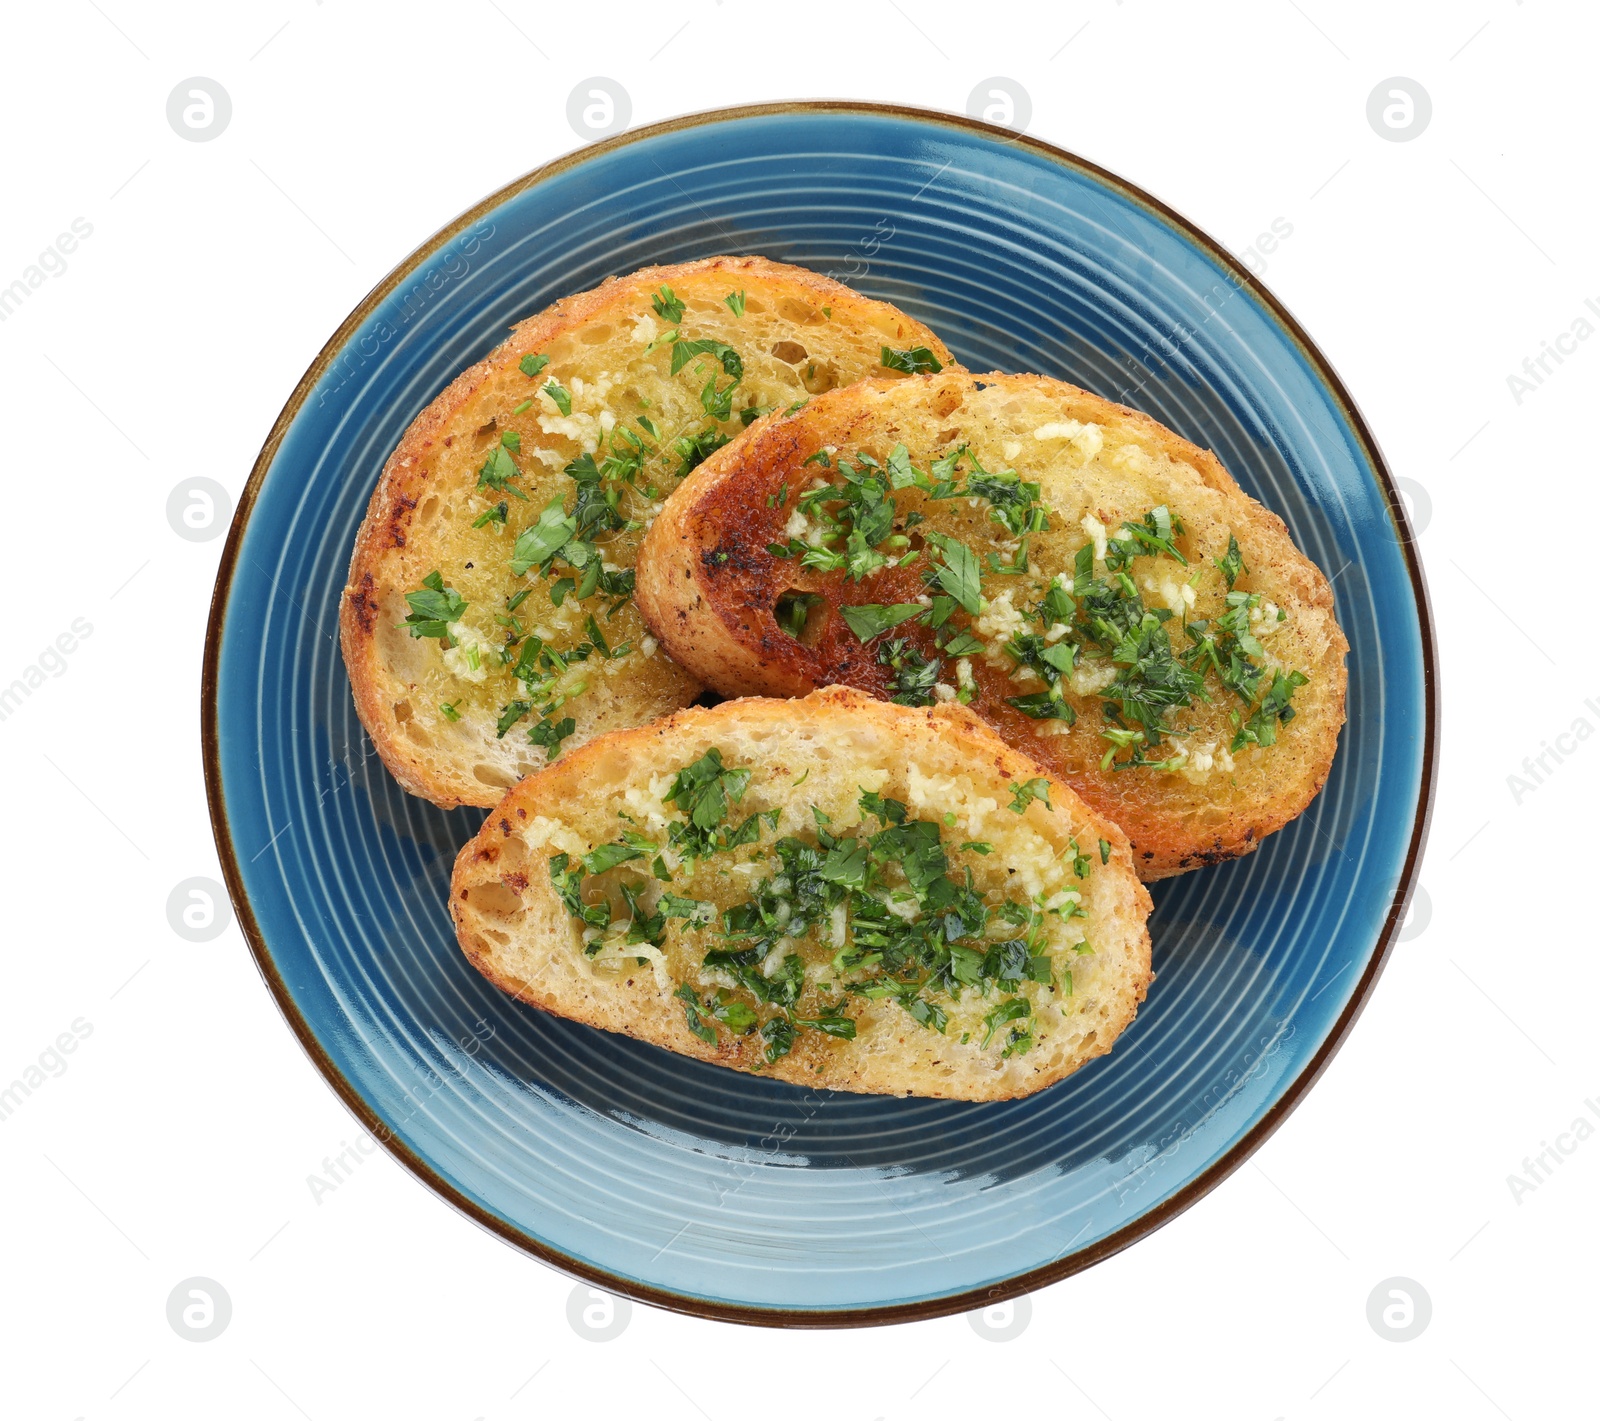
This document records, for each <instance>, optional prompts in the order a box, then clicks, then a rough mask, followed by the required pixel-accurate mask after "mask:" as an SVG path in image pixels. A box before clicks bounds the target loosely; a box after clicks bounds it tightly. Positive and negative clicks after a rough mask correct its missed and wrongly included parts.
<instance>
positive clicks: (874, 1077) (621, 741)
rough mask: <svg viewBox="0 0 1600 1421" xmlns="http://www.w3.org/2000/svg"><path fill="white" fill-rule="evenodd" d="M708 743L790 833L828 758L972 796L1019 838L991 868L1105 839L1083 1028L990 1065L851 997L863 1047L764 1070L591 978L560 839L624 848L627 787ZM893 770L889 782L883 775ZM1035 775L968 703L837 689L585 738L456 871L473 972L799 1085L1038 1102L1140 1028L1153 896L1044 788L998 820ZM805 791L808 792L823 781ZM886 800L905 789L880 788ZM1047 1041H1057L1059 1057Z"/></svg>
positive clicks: (1090, 920) (734, 1044)
mask: <svg viewBox="0 0 1600 1421" xmlns="http://www.w3.org/2000/svg"><path fill="white" fill-rule="evenodd" d="M713 745H715V746H717V747H719V748H721V749H722V751H723V753H724V756H725V757H726V759H727V761H728V763H730V764H736V763H738V764H754V765H755V766H756V767H757V769H756V778H755V779H754V780H753V781H752V784H751V791H750V793H749V795H747V797H746V800H745V807H748V806H749V805H750V804H752V803H756V802H759V803H761V804H771V805H773V806H774V807H783V808H784V809H785V810H786V811H787V812H786V817H785V821H784V824H783V826H781V827H780V829H779V830H778V832H780V833H784V832H796V831H797V829H798V828H799V825H800V821H801V820H803V822H804V823H805V824H806V825H809V824H810V810H809V808H808V807H807V805H808V802H814V801H811V800H810V795H811V793H812V790H808V791H798V790H792V789H790V788H789V786H790V785H791V784H792V780H791V778H790V777H791V776H794V775H795V772H796V771H797V770H798V769H799V767H800V766H801V765H802V764H807V765H809V766H810V767H811V769H814V768H815V766H816V763H817V761H818V757H817V754H816V750H817V747H819V746H826V747H827V751H828V755H829V757H830V758H829V763H830V764H832V763H834V762H837V764H836V765H835V767H834V771H833V772H834V773H836V776H837V777H839V778H840V783H841V784H842V783H845V782H846V781H848V782H849V783H850V785H851V786H852V787H851V788H850V789H849V791H848V792H849V793H850V794H851V795H852V796H853V795H854V793H855V790H854V788H853V785H854V779H855V777H856V776H858V775H859V774H861V773H864V772H865V771H866V770H868V769H870V768H874V767H877V768H879V769H880V773H888V774H892V775H900V776H904V775H907V774H909V773H910V769H909V768H908V767H917V772H919V773H922V772H925V773H927V774H929V775H949V776H952V777H953V778H952V782H953V783H959V784H960V786H961V789H962V792H963V793H964V794H970V795H971V796H972V798H971V799H970V800H966V799H964V800H963V801H962V802H963V804H966V803H972V804H976V805H978V806H980V810H979V811H976V812H981V813H985V814H987V815H988V816H989V819H988V820H987V821H985V822H988V823H991V824H993V823H994V821H995V819H996V818H998V819H999V820H1001V821H1004V822H1002V823H1001V824H1000V825H999V829H1000V832H1001V833H1005V834H1010V835H1012V836H1013V838H1012V839H1010V840H1001V839H1000V838H999V836H998V835H997V836H996V842H995V860H994V861H995V862H996V863H1004V862H1005V861H1006V860H1005V858H1004V856H1005V855H1006V853H1007V852H1008V848H1009V849H1010V850H1011V852H1013V854H1019V853H1020V852H1021V851H1022V850H1023V849H1028V848H1035V847H1038V848H1042V850H1043V851H1044V853H1045V856H1046V857H1049V856H1051V855H1059V854H1066V855H1068V856H1070V854H1071V852H1072V850H1071V848H1070V843H1071V841H1072V840H1073V839H1074V838H1077V839H1078V840H1080V841H1081V842H1083V843H1085V844H1090V845H1093V844H1095V843H1096V842H1097V841H1098V840H1101V839H1103V840H1105V841H1106V844H1107V852H1108V854H1109V862H1105V863H1102V862H1101V861H1100V857H1099V855H1098V854H1096V855H1095V856H1094V859H1093V868H1092V870H1091V872H1090V873H1089V875H1088V877H1087V879H1086V880H1084V888H1083V892H1084V900H1083V901H1084V904H1085V907H1086V909H1087V913H1088V917H1087V919H1086V920H1085V924H1086V931H1087V933H1088V935H1089V937H1090V939H1091V940H1092V941H1093V943H1094V947H1095V951H1094V954H1092V959H1093V961H1094V963H1095V968H1094V971H1095V973H1096V975H1094V976H1092V977H1090V978H1089V982H1090V986H1089V987H1088V988H1087V989H1082V988H1080V989H1079V991H1078V994H1077V996H1076V998H1069V1000H1071V1001H1074V1002H1075V1003H1076V1004H1077V1005H1076V1008H1075V1009H1076V1011H1077V1012H1078V1013H1079V1014H1078V1015H1077V1016H1076V1018H1075V1019H1074V1020H1073V1021H1070V1022H1065V1021H1064V1022H1063V1024H1061V1025H1058V1026H1055V1027H1053V1028H1050V1027H1046V1026H1043V1025H1042V1024H1041V1025H1040V1026H1039V1027H1037V1028H1036V1029H1037V1030H1040V1031H1041V1033H1042V1034H1041V1038H1040V1043H1039V1045H1038V1046H1037V1047H1035V1048H1034V1050H1033V1051H1032V1052H1030V1053H1028V1054H1024V1055H1017V1056H1014V1057H1012V1058H1011V1059H1009V1060H1008V1059H1004V1058H1002V1057H1001V1055H1000V1053H999V1051H998V1049H993V1050H989V1051H984V1050H980V1049H979V1047H978V1046H977V1045H976V1044H975V1043H963V1042H961V1041H958V1040H955V1039H952V1038H953V1035H954V1033H952V1034H951V1036H944V1035H939V1034H936V1033H935V1032H933V1031H931V1030H929V1029H927V1028H924V1027H920V1026H918V1025H917V1024H916V1023H915V1022H914V1021H913V1020H912V1019H911V1018H910V1017H909V1016H908V1015H906V1014H905V1012H904V1011H903V1010H902V1009H901V1008H900V1007H898V1006H896V1005H894V1004H893V1003H889V1002H868V1001H866V1000H865V999H864V998H859V997H857V998H852V999H851V1002H852V1006H851V1008H850V1010H851V1011H852V1012H854V1013H855V1014H856V1021H857V1027H858V1035H857V1037H856V1039H855V1040H854V1041H843V1040H837V1039H834V1038H832V1037H828V1036H823V1035H821V1034H820V1033H816V1032H808V1033H805V1034H803V1036H802V1038H801V1040H800V1041H799V1043H798V1044H797V1045H796V1047H795V1049H794V1050H793V1052H792V1053H791V1054H790V1055H788V1056H785V1057H783V1058H782V1059H780V1060H779V1061H778V1062H777V1063H776V1064H773V1065H765V1064H764V1063H763V1062H762V1061H761V1056H760V1047H761V1041H760V1038H759V1036H756V1035H746V1036H737V1035H731V1034H729V1033H727V1032H718V1036H717V1040H716V1042H715V1043H707V1042H705V1041H703V1040H701V1039H700V1038H699V1037H698V1036H696V1035H695V1034H694V1033H692V1032H691V1031H690V1030H689V1029H688V1026H687V1024H686V1021H685V1015H684V1009H683V1005H682V1003H681V1002H679V1001H678V1000H677V999H676V998H675V997H674V996H673V995H672V994H671V991H670V990H668V989H667V988H666V987H664V986H663V985H662V984H660V983H658V982H657V981H656V979H655V978H654V976H653V975H652V972H651V971H650V970H648V969H645V970H633V969H632V968H629V969H627V970H626V972H625V973H621V974H618V973H613V974H609V975H608V976H605V977H602V976H599V975H597V974H596V973H595V972H594V971H593V970H591V969H590V968H589V966H588V965H587V961H586V958H585V955H584V953H583V951H582V946H581V943H580V942H579V940H578V935H577V933H576V931H575V929H574V926H573V924H572V921H571V919H570V918H569V917H568V914H567V910H566V908H565V906H564V905H563V903H562V902H561V900H560V899H559V897H558V896H557V895H556V893H555V892H554V890H553V888H552V886H551V882H550V858H551V856H552V853H553V851H554V849H555V847H556V842H558V840H557V839H556V837H555V836H556V835H558V834H561V833H565V832H567V829H566V825H567V824H568V823H572V822H574V821H575V820H582V819H583V816H584V814H585V812H586V810H587V809H588V808H591V807H592V808H593V810H594V814H595V817H594V818H593V819H592V820H590V821H589V822H592V823H596V824H601V825H603V824H605V823H607V822H608V819H607V816H610V819H609V823H610V824H611V826H612V827H610V828H607V829H605V830H604V833H605V835H606V836H610V835H613V834H614V833H615V832H616V831H615V818H614V814H613V809H614V807H615V806H616V805H617V804H619V803H620V802H621V799H620V797H621V796H622V795H623V794H624V793H625V792H626V791H627V790H628V789H629V787H630V786H633V787H636V786H639V785H642V784H649V783H650V782H651V781H652V779H653V778H655V777H656V776H659V775H660V774H662V773H670V772H671V771H672V770H673V769H675V768H676V767H677V766H679V765H681V764H683V763H686V762H688V761H690V760H693V759H695V758H697V757H698V756H699V755H701V754H703V753H704V752H705V751H706V749H708V748H710V747H711V746H713ZM885 766H888V767H891V768H890V769H889V770H888V771H884V770H883V769H882V767H885ZM807 773H808V776H810V770H808V772H807ZM822 773H823V774H824V775H826V774H828V773H830V771H829V770H828V769H826V768H824V769H823V771H822ZM1041 775H1042V772H1041V769H1040V767H1039V766H1038V765H1036V764H1034V763H1033V762H1032V761H1030V760H1029V759H1028V758H1027V757H1026V756H1024V755H1022V754H1020V753H1018V752H1017V751H1016V750H1014V749H1013V748H1011V747H1010V746H1008V745H1007V744H1006V743H1005V742H1004V741H1002V740H1001V739H1000V738H999V737H998V736H996V735H995V734H994V733H993V732H992V731H991V730H990V729H989V727H988V726H987V725H985V724H984V722H983V721H982V720H980V719H979V718H978V717H977V716H974V715H972V714H971V713H970V712H968V711H966V710H965V709H964V708H962V707H960V706H941V707H937V708H929V709H925V710H911V709H908V708H905V707H901V706H895V705H890V704H886V703H883V702H880V701H877V700H874V699H872V698H871V697H868V696H864V695H862V694H860V693H859V692H856V691H852V690H849V689H847V688H843V687H833V688H830V689H827V690H824V691H820V692H817V693H815V694H813V695H810V696H808V697H806V698H804V699H803V700H795V701H778V700H761V699H750V700H739V701H729V702H724V703H723V704H722V705H719V706H716V707H714V708H712V709H709V710H703V709H690V710H684V711H680V712H678V713H677V714H676V715H673V716H671V717H670V718H668V719H666V720H663V721H660V722H658V723H656V724H654V725H648V726H645V727H643V728H640V729H637V730H627V731H617V732H614V733H612V734H610V735H606V736H602V737H600V738H599V739H596V740H594V741H591V742H590V743H589V744H587V745H585V746H583V747H581V748H579V749H578V750H576V751H574V752H573V753H571V754H570V755H566V756H563V757H562V758H561V759H559V760H557V761H556V762H555V763H554V764H552V765H551V766H549V767H548V768H547V769H545V770H543V771H541V772H540V773H539V774H537V775H533V776H530V777H529V778H528V779H526V780H524V781H523V782H522V783H521V784H520V785H518V786H517V787H516V788H515V789H513V790H512V791H511V792H510V793H509V794H507V795H506V796H505V798H504V799H503V800H502V801H501V802H500V804H499V805H498V806H497V807H496V808H495V810H494V812H493V813H491V814H490V815H489V817H488V819H487V820H486V822H485V823H484V826H483V828H482V830H481V831H480V832H479V834H478V835H477V837H476V838H475V839H473V840H472V841H471V842H470V843H468V844H467V845H466V846H465V847H464V848H463V849H462V851H461V854H460V856H459V857H458V859H457V860H456V865H455V872H454V875H453V877H452V879H451V885H450V911H451V915H452V917H453V919H454V921H455V925H456V933H457V936H458V938H459V941H460V943H461V947H462V950H463V951H464V952H465V953H466V955H467V957H468V959H469V960H470V961H471V962H472V964H473V966H474V967H476V968H477V969H478V971H480V972H481V973H483V975H484V976H485V977H487V978H488V979H489V980H490V981H492V982H494V983H495V985H496V986H498V987H500V988H501V989H502V990H504V991H506V992H509V993H510V994H511V995H513V996H515V997H516V998H518V1000H520V1001H524V1002H527V1003H529V1004H531V1005H533V1006H536V1007H539V1008H540V1009H542V1010H544V1011H548V1012H552V1013H554V1014H556V1015H558V1016H565V1017H568V1018H570V1019H572V1020H574V1021H580V1022H584V1023H587V1024H588V1025H591V1026H597V1027H600V1028H602V1029H604V1030H607V1031H615V1032H621V1033H623V1034H625V1035H629V1036H633V1037H636V1038H638V1039H640V1040H643V1041H649V1042H653V1043H654V1044H656V1045H658V1046H663V1047H665V1048H667V1049H668V1050H671V1051H676V1052H679V1053H681V1054H683V1055H688V1056H694V1057H696V1058H698V1059H700V1060H703V1061H710V1062H713V1063H715V1064H718V1065H724V1066H731V1067H735V1068H740V1069H756V1070H761V1071H762V1073H764V1074H767V1075H770V1076H772V1077H773V1078H775V1079H778V1080H785V1081H789V1082H791V1083H793V1084H797V1085H801V1084H803V1085H808V1086H820V1087H825V1088H828V1089H832V1090H845V1091H859V1092H867V1093H874V1094H895V1095H908V1094H912V1095H924V1096H934V1097H943V1098H948V1099H960V1100H1004V1099H1010V1098H1013V1097H1016V1096H1020V1095H1026V1094H1030V1093H1032V1092H1034V1091H1037V1090H1040V1089H1042V1088H1044V1087H1045V1086H1047V1085H1050V1084H1052V1083H1053V1082H1055V1081H1057V1080H1060V1079H1061V1078H1062V1077H1064V1076H1066V1075H1068V1074H1070V1073H1071V1072H1072V1071H1074V1070H1076V1069H1077V1068H1078V1067H1079V1066H1081V1065H1082V1064H1083V1063H1084V1062H1086V1061H1088V1060H1091V1059H1093V1058H1094V1057H1096V1056H1099V1055H1102V1054H1104V1053H1105V1052H1107V1051H1109V1050H1110V1049H1111V1046H1112V1044H1113V1042H1114V1041H1115V1039H1116V1037H1117V1035H1118V1034H1119V1033H1120V1032H1121V1031H1122V1030H1123V1029H1124V1028H1125V1027H1126V1026H1127V1025H1128V1023H1129V1022H1131V1021H1132V1020H1133V1016H1134V1013H1135V1012H1136V1010H1137V1009H1138V1006H1139V1004H1140V1003H1141V1002H1142V1001H1143V1000H1144V996H1145V992H1146V990H1147V987H1148V984H1149V982H1150V937H1149V932H1148V930H1147V928H1146V923H1145V920H1146V917H1147V915H1148V913H1149V910H1150V896H1149V893H1148V892H1147V891H1146V889H1145V888H1144V886H1143V884H1142V883H1141V882H1140V881H1139V879H1138V877H1137V875H1136V873H1135V872H1134V869H1133V864H1132V857H1131V852H1132V851H1131V849H1130V847H1129V845H1128V841H1127V839H1126V837H1125V836H1124V835H1123V834H1122V832H1121V830H1119V829H1118V828H1116V826H1115V825H1113V824H1112V823H1111V822H1110V821H1108V820H1106V819H1105V818H1104V817H1103V816H1101V815H1098V814H1096V813H1095V812H1094V811H1093V810H1091V809H1090V808H1089V807H1088V806H1087V805H1085V804H1084V803H1083V802H1082V801H1081V800H1080V799H1078V797H1077V796H1076V795H1074V794H1073V793H1072V791H1071V790H1070V789H1069V788H1068V787H1067V786H1066V785H1065V784H1062V783H1061V782H1059V781H1056V780H1052V781H1051V784H1050V796H1049V798H1050V801H1051V803H1052V804H1053V806H1054V807H1053V808H1048V807H1046V805H1045V803H1044V802H1043V800H1042V799H1040V800H1035V801H1034V802H1033V803H1032V804H1030V805H1029V806H1028V807H1027V809H1026V811H1025V812H1024V813H1022V814H1020V815H1018V816H1016V818H1015V820H1014V821H1013V820H1012V812H1011V810H1009V809H1005V808H997V804H999V805H1003V804H1004V802H1005V794H1006V793H1008V792H1009V790H1010V787H1011V786H1012V785H1013V784H1014V783H1016V782H1023V781H1027V780H1030V779H1034V778H1036V777H1041ZM764 776H765V777H766V782H767V783H769V785H777V786H778V787H779V788H778V789H777V790H776V791H775V793H776V794H777V795H778V796H779V797H778V798H772V799H761V798H760V796H761V793H762V789H761V786H762V784H763V777H764ZM1043 777H1045V778H1048V776H1047V775H1045V776H1043ZM808 783H809V784H810V785H811V786H812V787H813V790H814V789H815V786H816V784H817V779H816V778H815V777H810V778H809V779H808ZM892 788H894V782H893V781H891V782H890V783H889V784H888V785H886V789H892ZM784 796H786V798H785V797H784ZM985 796H987V798H986V797H985ZM997 796H998V799H997ZM982 806H987V807H986V808H982ZM969 822H970V821H969ZM552 824H555V826H556V827H555V828H554V829H552ZM954 833H955V831H952V837H954ZM590 837H592V836H590V835H581V834H580V838H581V840H582V843H583V845H584V846H586V847H592V846H593V845H592V844H590V843H589V839H590ZM601 841H602V842H603V839H602V840H601ZM574 851H575V852H581V851H583V850H582V849H576V850H574ZM1077 960H1078V961H1084V960H1086V959H1081V958H1080V959H1077ZM1051 1029H1054V1030H1055V1031H1057V1032H1058V1035H1057V1036H1056V1038H1055V1039H1054V1042H1053V1043H1052V1040H1051V1038H1050V1036H1049V1031H1050V1030H1051Z"/></svg>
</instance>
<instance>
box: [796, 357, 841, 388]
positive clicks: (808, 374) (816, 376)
mask: <svg viewBox="0 0 1600 1421" xmlns="http://www.w3.org/2000/svg"><path fill="white" fill-rule="evenodd" d="M800 383H801V384H802V385H804V386H805V387H806V393H807V394H812V395H821V394H824V393H826V392H827V391H828V390H831V389H832V388H833V387H834V386H835V385H837V384H838V383H839V377H838V376H837V375H836V374H835V373H834V369H833V366H831V365H829V364H828V363H827V361H825V360H808V361H807V362H806V364H805V367H804V368H803V369H802V370H801V371H800Z"/></svg>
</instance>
